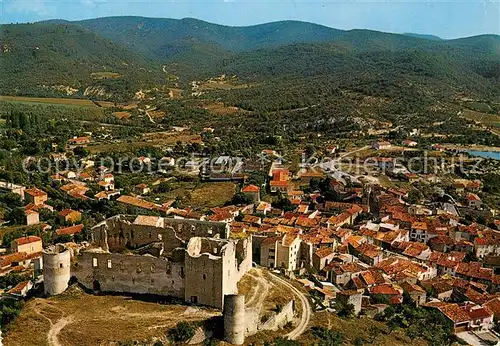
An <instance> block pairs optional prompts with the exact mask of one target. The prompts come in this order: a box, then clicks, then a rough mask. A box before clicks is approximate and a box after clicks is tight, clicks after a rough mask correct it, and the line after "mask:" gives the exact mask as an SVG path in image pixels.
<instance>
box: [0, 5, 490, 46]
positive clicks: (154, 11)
mask: <svg viewBox="0 0 500 346" xmlns="http://www.w3.org/2000/svg"><path fill="white" fill-rule="evenodd" d="M499 1H500V0H485V1H478V0H463V1H449V0H445V1H432V0H427V1H425V0H414V1H400V0H386V1H371V0H365V1H355V0H351V1H336V0H329V1H306V0H299V1H285V0H275V1H265V0H250V1H248V0H246V1H241V0H217V1H213V0H211V1H207V0H198V1H194V0H152V1H151V0H125V1H123V0H0V16H1V17H0V22H1V23H15V22H34V21H39V20H45V19H55V18H57V19H67V20H79V19H87V18H95V17H106V16H122V15H133V16H144V17H162V18H177V19H180V18H185V17H191V18H197V19H202V20H205V21H208V22H212V23H217V24H224V25H231V26H246V25H252V24H259V23H265V22H272V21H277V20H286V19H293V20H301V21H307V22H313V23H318V24H323V25H326V26H329V27H332V28H338V29H344V30H348V29H372V30H379V31H386V32H395V33H403V32H413V33H420V34H433V35H437V36H440V37H442V38H457V37H464V36H473V35H479V34H486V33H489V34H497V35H498V34H500V2H499Z"/></svg>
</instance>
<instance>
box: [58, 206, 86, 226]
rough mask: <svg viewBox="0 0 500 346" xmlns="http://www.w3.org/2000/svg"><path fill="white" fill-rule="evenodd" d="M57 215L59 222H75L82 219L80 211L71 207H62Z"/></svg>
mask: <svg viewBox="0 0 500 346" xmlns="http://www.w3.org/2000/svg"><path fill="white" fill-rule="evenodd" d="M58 216H59V221H60V223H61V224H75V223H77V222H79V221H80V220H81V219H82V213H80V212H79V211H76V210H73V209H64V210H62V211H60V212H59V214H58Z"/></svg>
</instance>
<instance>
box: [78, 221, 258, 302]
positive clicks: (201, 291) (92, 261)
mask: <svg viewBox="0 0 500 346" xmlns="http://www.w3.org/2000/svg"><path fill="white" fill-rule="evenodd" d="M164 223H165V228H160V227H155V226H147V225H140V224H133V223H131V222H129V220H127V218H126V217H123V216H117V217H113V218H110V219H108V220H106V221H104V222H102V223H100V224H98V225H97V226H96V227H94V228H93V229H92V240H93V243H94V244H95V245H99V246H100V249H93V250H89V251H85V252H83V253H82V254H81V255H80V256H78V257H77V263H76V264H75V265H74V267H73V274H74V276H75V277H76V278H77V279H78V281H79V282H80V283H81V284H82V285H84V286H85V287H87V288H89V289H92V290H95V291H103V292H106V291H107V292H123V293H137V294H157V295H163V296H172V297H177V298H180V299H183V300H184V301H186V302H188V303H194V304H200V305H206V306H212V307H215V308H219V309H222V307H223V304H224V296H225V295H228V294H236V293H237V291H238V289H237V283H238V281H239V280H240V279H241V277H242V276H243V275H244V274H245V273H246V272H247V271H248V270H250V268H251V267H252V241H251V239H248V240H246V239H244V240H239V241H232V240H227V239H225V238H224V237H227V236H228V225H227V224H226V223H220V222H217V223H214V222H205V221H198V220H184V219H181V220H179V219H168V218H166V219H164ZM200 234H201V235H202V236H201V237H199V236H197V235H200ZM158 242H162V243H163V253H162V252H161V250H162V249H161V246H160V247H155V248H151V249H149V247H147V245H156V244H157V243H158ZM130 249H137V250H136V251H134V254H129V255H125V254H122V253H123V251H125V250H127V251H128V250H130ZM152 250H155V251H156V250H158V252H154V251H153V252H151V251H152ZM146 251H148V252H149V253H150V254H151V253H153V254H155V255H158V257H155V256H152V255H142V254H144V253H146ZM117 252H121V253H117Z"/></svg>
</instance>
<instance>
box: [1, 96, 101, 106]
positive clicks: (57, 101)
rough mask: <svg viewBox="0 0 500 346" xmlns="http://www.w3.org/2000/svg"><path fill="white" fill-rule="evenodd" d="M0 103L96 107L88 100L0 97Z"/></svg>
mask: <svg viewBox="0 0 500 346" xmlns="http://www.w3.org/2000/svg"><path fill="white" fill-rule="evenodd" d="M0 101H8V102H29V103H48V104H56V105H70V106H85V107H97V106H96V105H95V104H93V103H92V101H90V100H83V99H65V98H55V97H47V98H45V97H24V96H0Z"/></svg>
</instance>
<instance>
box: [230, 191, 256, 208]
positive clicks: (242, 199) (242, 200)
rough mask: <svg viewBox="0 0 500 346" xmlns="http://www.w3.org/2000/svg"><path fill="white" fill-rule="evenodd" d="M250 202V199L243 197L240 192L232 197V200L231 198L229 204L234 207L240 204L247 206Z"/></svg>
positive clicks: (246, 196)
mask: <svg viewBox="0 0 500 346" xmlns="http://www.w3.org/2000/svg"><path fill="white" fill-rule="evenodd" d="M252 202H253V201H252V199H251V198H250V197H249V196H248V195H245V194H244V193H242V192H238V193H237V194H235V195H234V196H233V198H231V204H234V205H242V204H243V205H247V204H252Z"/></svg>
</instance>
